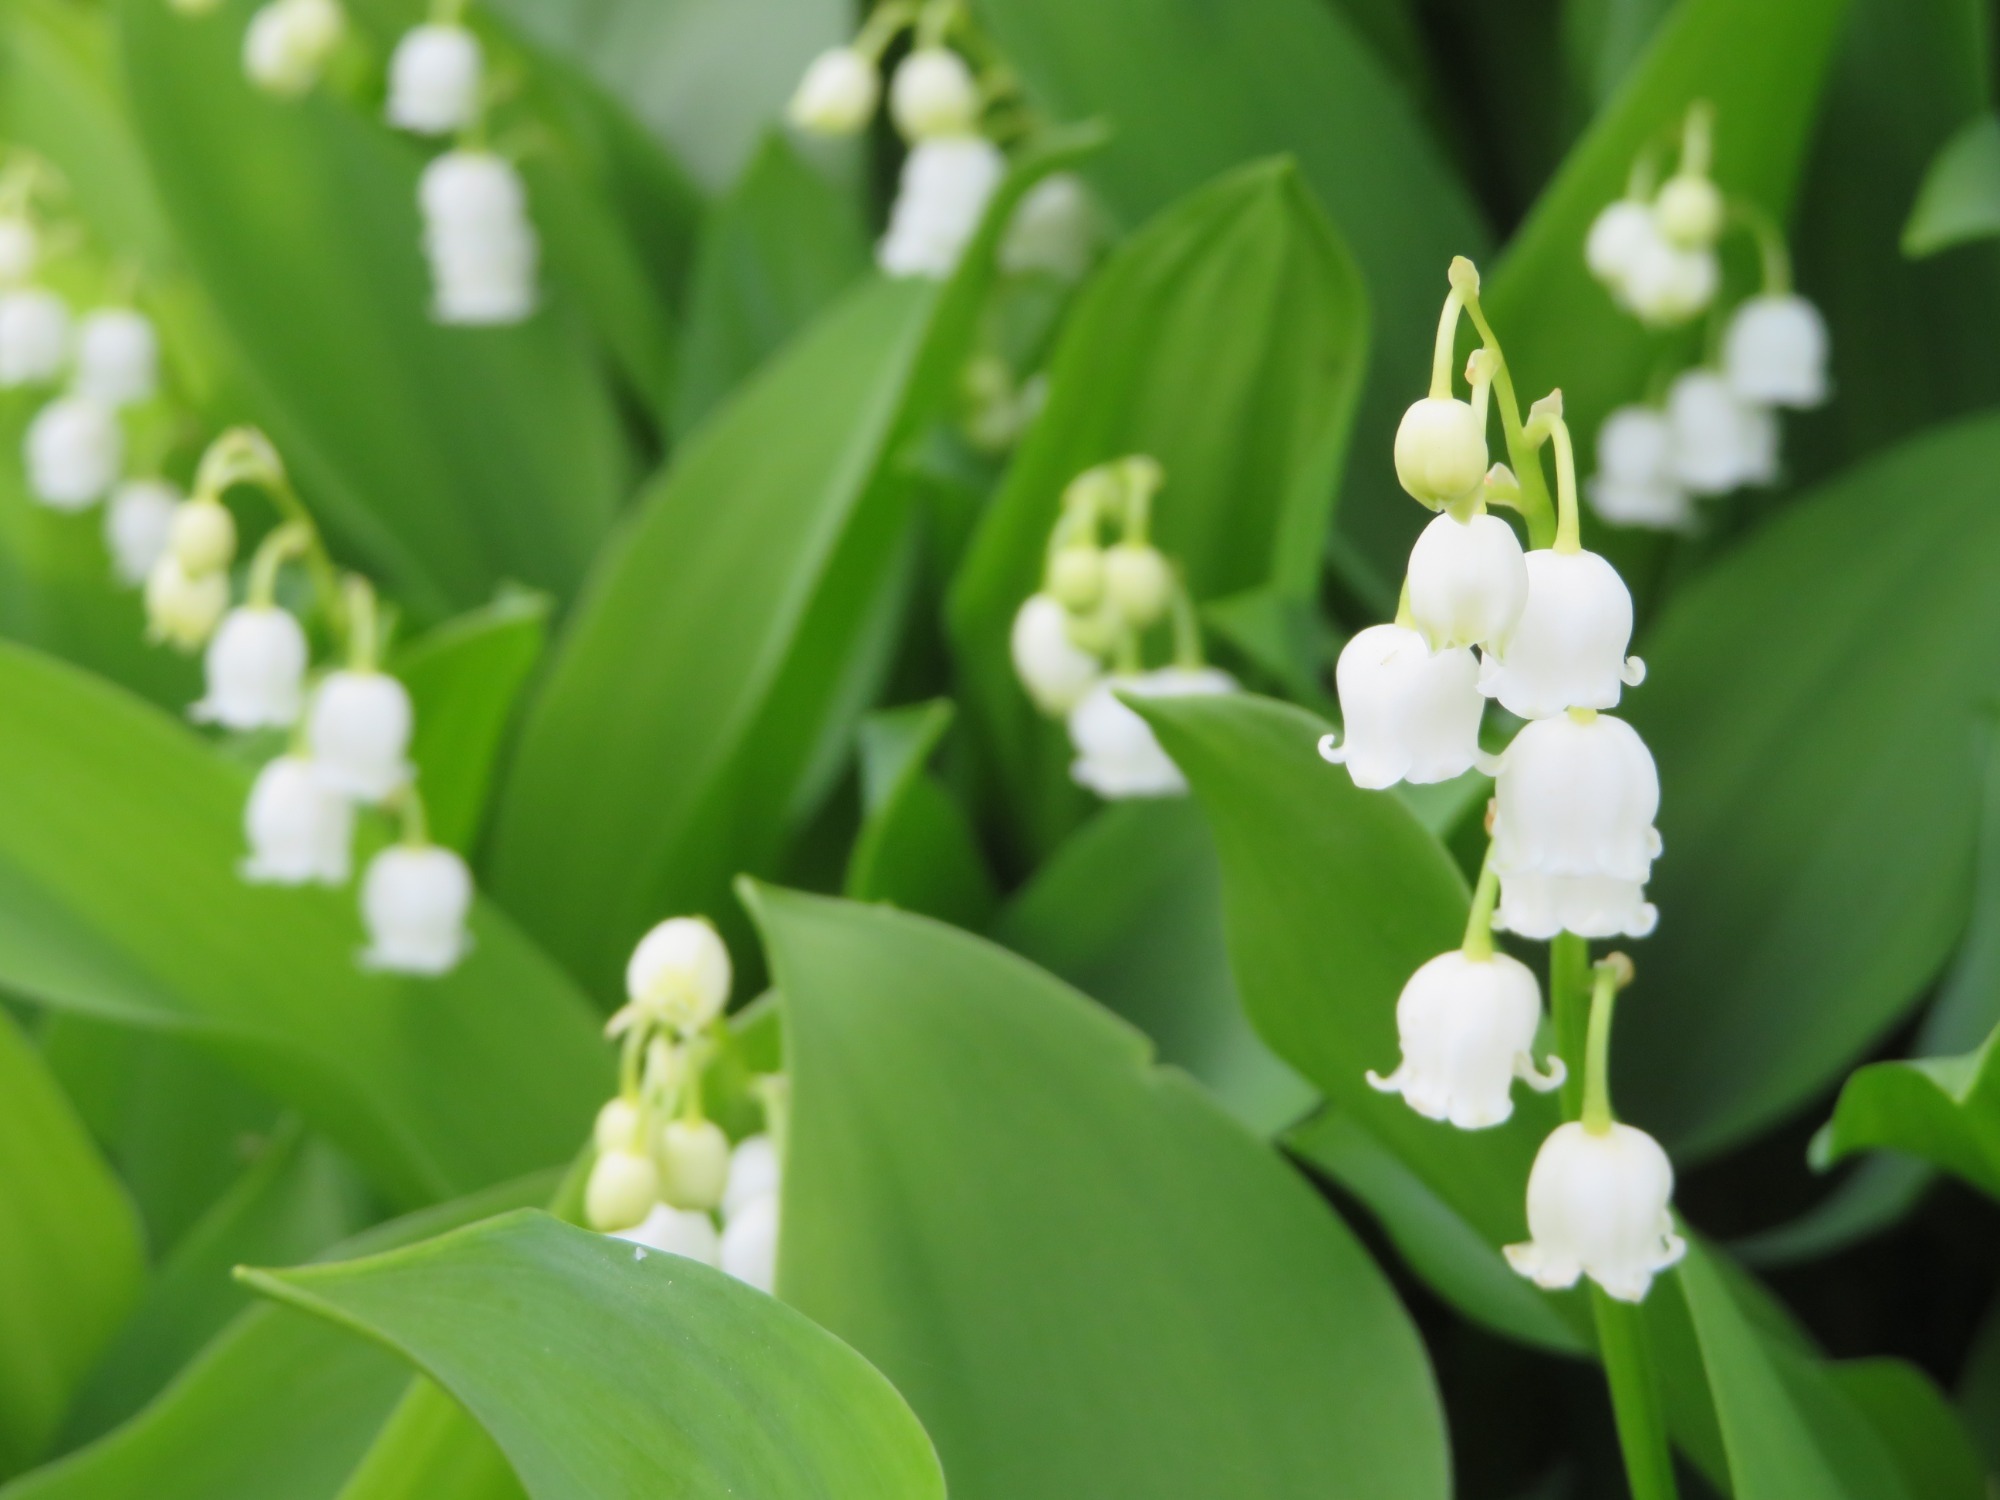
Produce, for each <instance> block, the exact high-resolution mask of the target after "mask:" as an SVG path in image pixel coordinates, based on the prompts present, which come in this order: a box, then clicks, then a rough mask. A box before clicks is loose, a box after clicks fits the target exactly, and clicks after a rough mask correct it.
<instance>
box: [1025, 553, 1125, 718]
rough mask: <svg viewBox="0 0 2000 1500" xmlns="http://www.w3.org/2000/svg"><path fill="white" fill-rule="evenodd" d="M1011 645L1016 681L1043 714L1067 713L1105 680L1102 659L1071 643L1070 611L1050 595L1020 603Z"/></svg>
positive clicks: (1029, 597) (1031, 598)
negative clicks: (1019, 681)
mask: <svg viewBox="0 0 2000 1500" xmlns="http://www.w3.org/2000/svg"><path fill="white" fill-rule="evenodd" d="M1091 555H1092V556H1093V557H1095V556H1098V555H1099V554H1097V553H1096V552H1095V551H1094V550H1093V552H1092V554H1091ZM1007 644H1008V649H1009V652H1010V654H1011V655H1012V657H1013V661H1014V674H1015V676H1017V677H1019V678H1020V679H1021V686H1022V687H1023V688H1025V689H1026V690H1027V693H1028V696H1029V697H1030V698H1032V699H1033V700H1034V702H1035V706H1036V707H1037V708H1039V709H1040V710H1041V711H1042V712H1043V713H1045V714H1066V713H1068V712H1069V711H1070V710H1071V709H1073V708H1075V707H1076V705H1077V704H1078V703H1080V702H1082V701H1083V697H1084V695H1085V694H1086V693H1088V692H1089V691H1090V690H1091V689H1092V688H1094V687H1096V686H1097V684H1098V681H1099V680H1100V679H1101V678H1102V677H1103V676H1104V668H1103V666H1102V664H1101V663H1099V661H1098V659H1097V658H1096V657H1095V656H1093V655H1092V654H1091V653H1090V652H1088V651H1086V650H1084V649H1083V647H1081V646H1079V645H1077V644H1076V642H1075V641H1073V640H1072V639H1070V633H1069V611H1068V610H1066V609H1064V608H1063V606H1062V605H1061V604H1060V603H1059V602H1057V601H1056V600H1055V599H1054V598H1053V597H1051V596H1050V595H1048V594H1030V595H1029V596H1028V598H1027V599H1026V600H1025V601H1024V602H1023V603H1022V605H1021V607H1020V609H1019V610H1017V611H1016V612H1015V614H1014V625H1013V629H1012V630H1011V632H1010V633H1009V635H1008V641H1007Z"/></svg>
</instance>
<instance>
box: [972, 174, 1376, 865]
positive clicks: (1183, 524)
mask: <svg viewBox="0 0 2000 1500" xmlns="http://www.w3.org/2000/svg"><path fill="white" fill-rule="evenodd" d="M1111 149H1113V150H1115V149H1116V148H1115V146H1114V147H1113V148H1111ZM1366 350H1367V311H1366V304H1365V303H1364V300H1363V297H1362V293H1361V287H1360V283H1359V281H1358V278H1357V277H1356V275H1355V272H1354V269H1353V266H1352V263H1351V262H1350V260H1349V258H1348V256H1347V253H1346V251H1345V250H1344V249H1343V248H1342V246H1341V243H1340V241H1339V239H1338V238H1337V237H1336V236H1335V235H1334V234H1333V232H1332V230H1331V229H1330V227H1329V226H1328V225H1327V222H1326V220H1325V218H1324V216H1323V215H1322V214H1321V213H1320V212H1319V210H1318V208H1317V207H1316V206H1315V205H1314V203H1313V201H1312V198H1311V196H1310V195H1309V194H1308V193H1307V192H1306V191H1305V189H1304V186H1303V185H1302V183H1301V182H1300V179H1299V175H1298V173H1297V172H1296V171H1295V170H1294V169H1293V168H1292V167H1291V166H1290V165H1289V164H1288V163H1285V162H1260V163H1256V164H1253V165H1251V166H1248V167H1244V168H1242V169H1240V170H1238V171H1235V172H1232V173H1230V174H1229V175H1227V176H1226V177H1224V178H1222V179H1221V180H1219V181H1217V182H1214V183H1211V184H1209V185H1208V186H1206V187H1204V188H1202V189H1201V190H1200V191H1198V192H1196V193H1194V194H1192V195H1190V196H1189V197H1188V198H1186V199H1185V200H1183V201H1181V202H1179V203H1176V204H1174V205H1173V206H1172V207H1170V208H1168V209H1165V210H1164V211H1162V212H1161V213H1160V214H1159V215H1158V216H1157V217H1155V218H1154V219H1153V220H1152V221H1151V222H1149V223H1148V224H1147V225H1146V226H1145V227H1144V228H1142V229H1141V230H1140V231H1139V232H1138V233H1137V234H1135V235H1134V236H1133V237H1132V238H1131V239H1130V240H1129V241H1127V242H1126V243H1125V244H1124V245H1123V246H1122V247H1120V249H1119V250H1118V251H1117V252H1116V253H1115V254H1114V255H1113V256H1112V257H1111V259H1110V260H1108V261H1107V262H1106V263H1105V265H1104V266H1103V267H1102V268H1101V269H1100V270H1099V271H1098V273H1097V275H1096V276H1095V278H1093V280H1092V282H1091V284H1090V286H1089V288H1088V290H1087V291H1086V292H1085V293H1084V294H1083V296H1082V297H1081V299H1080V300H1079V302H1078V305H1077V307H1076V309H1075V311H1074V313H1073V314H1072V315H1071V317H1070V318H1069V320H1068V322H1067V324H1066V325H1065V328H1064V331H1063V335H1062V339H1061V342H1060V343H1059V345H1058V346H1057V349H1056V352H1055V356H1054V358H1053V360H1052V362H1051V364H1050V367H1049V396H1048V404H1047V406H1046V408H1045V409H1044V411H1043V413H1042V415H1041V417H1040V418H1039V419H1038V420H1037V421H1036V423H1035V424H1034V426H1033V428H1032V429H1031V430H1030V432H1029V434H1028V436H1027V438H1026V439H1025V441H1024V442H1023V444H1022V446H1021V449H1020V451H1019V452H1018V453H1017V454H1016V455H1015V458H1014V462H1013V464H1012V466H1011V467H1010V468H1009V470H1008V473H1007V479H1006V483H1005V484H1004V485H1003V487H1002V489H1001V491H1000V493H999V495H998V496H996V497H995V499H994V501H993V504H992V506H991V507H990V508H989V509H988V511H987V513H986V515H985V518H984V520H983V522H982V523H981V526H980V529H979V532H978V534H977V535H976V536H975V538H974V541H973V544H972V547H971V549H970V551H969V553H968V555H967V557H966V560H965V563H964V564H963V566H962V568H961V570H960V572H959V575H958V578H957V580H956V581H955V583H954V585H953V588H952V592H951V598H950V602H949V623H950V629H951V636H952V643H953V646H954V648H955V651H956V654H957V660H958V665H959V671H960V674H961V678H962V683H963V694H964V701H965V705H966V708H967V712H968V714H969V715H970V716H971V718H972V720H973V722H974V724H975V725H976V726H977V728H978V731H979V734H980V739H981V742H982V745H983V747H984V749H985V751H986V753H987V754H988V755H990V756H991V757H992V758H993V760H994V762H995V769H996V770H997V772H998V773H999V775H1000V777H1001V779H1002V782H1003V784H1004V786H1005V787H1006V789H1007V791H1008V793H1009V801H1010V803H1011V805H1012V806H1013V807H1014V808H1015V809H1017V811H1016V812H1015V814H1014V818H1015V820H1016V821H1020V820H1022V819H1023V817H1024V815H1025V820H1026V821H1027V823H1028V825H1029V826H1028V827H1026V828H1025V829H1014V830H1010V831H1009V833H1008V835H1007V836H1008V837H1010V838H1012V839H1014V840H1016V841H1021V840H1023V839H1025V840H1026V841H1027V842H1028V844H1029V847H1030V849H1031V850H1032V851H1034V852H1035V853H1037V854H1046V853H1047V852H1048V851H1049V850H1050V849H1051V848H1053V846H1054V845H1055V844H1056V843H1057V842H1059V841H1060V839H1061V837H1062V835H1063V834H1064V833H1066V832H1067V831H1068V830H1069V828H1070V827H1072V826H1074V824H1075V823H1076V822H1077V821H1078V820H1079V812H1080V810H1081V808H1082V807H1083V806H1085V805H1086V804H1085V799H1084V796H1083V794H1082V793H1081V792H1080V791H1078V790H1077V789H1076V788H1074V787H1073V786H1071V785H1070V784H1069V781H1068V777H1067V764H1068V760H1069V744H1068V741H1067V738H1066V737H1065V736H1064V735H1063V733H1062V731H1061V729H1060V727H1059V726H1055V725H1051V724H1049V723H1047V722H1046V721H1044V720H1043V719H1041V718H1040V717H1039V716H1038V715H1037V713H1036V712H1035V710H1034V708H1033V706H1032V705H1031V704H1030V703H1029V701H1028V699H1027V697H1026V695H1025V694H1024V693H1023V692H1022V690H1021V686H1020V684H1019V683H1018V682H1017V681H1016V680H1015V677H1014V673H1013V669H1012V667H1011V664H1010V661H1009V657H1008V650H1007V636H1008V630H1009V628H1010V626H1011V624H1012V622H1013V618H1014V614H1015V611H1016V610H1017V609H1019V607H1020V605H1021V601H1022V600H1023V599H1025V598H1027V596H1028V595H1029V594H1031V593H1033V592H1034V591H1035V590H1036V588H1038V587H1039V586H1040V583H1041V575H1042V567H1043V561H1044V555H1045V553H1046V550H1047V546H1048V536H1049V529H1050V528H1051V527H1052V526H1053V525H1054V524H1055V519H1056V515H1057V513H1058V510H1059V508H1060V503H1061V496H1062V491H1063V487H1064V486H1065V485H1066V484H1068V483H1069V481H1070V480H1071V479H1073V478H1074V477H1075V476H1076V475H1077V474H1078V473H1080V472H1081V471H1082V470H1084V469H1086V468H1088V467H1090V466H1091V465H1092V464H1095V463H1101V462H1103V461H1104V460H1106V459H1112V458H1117V457H1121V456H1123V455H1125V454H1128V453H1147V454H1151V455H1152V456H1153V457H1154V458H1156V459H1158V460H1159V461H1160V463H1161V465H1162V466H1163V467H1164V469H1165V471H1166V486H1165V488H1164V489H1163V490H1162V491H1161V493H1160V495H1159V497H1158V499H1157V500H1156V501H1155V502H1154V508H1153V516H1154V525H1153V535H1154V540H1155V542H1156V543H1157V545H1159V546H1160V547H1161V548H1162V549H1163V550H1164V551H1166V552H1167V553H1168V554H1169V555H1170V556H1172V557H1174V558H1176V559H1177V560H1179V561H1180V562H1182V563H1183V564H1184V565H1185V566H1186V568H1187V575H1188V586H1189V589H1190V591H1191V592H1192V593H1193V594H1194V596H1195V598H1196V599H1197V600H1209V599H1216V598H1221V597H1225V596H1228V595H1233V594H1239V593H1243V592H1247V591H1249V590H1251V589H1254V588H1259V587H1268V588H1270V589H1271V590H1273V591H1274V592H1276V593H1277V594H1279V595H1281V596H1283V597H1286V598H1289V599H1293V600H1298V599H1305V598H1309V597H1310V596H1311V594H1312V591H1313V586H1314V583H1315V581H1316V579H1317V577H1318V571H1319V557H1320V552H1321V549H1322V547H1323V546H1324V543H1325V532H1326V525H1327V519H1328V513H1329V506H1330V505H1331V502H1332V497H1333V486H1334V483H1335V478H1336V476H1337V474H1338V472H1339V466H1340V462H1341V456H1342V454H1343V452H1344V449H1345V444H1346V440H1347V430H1348V425H1349V418H1350V415H1351V413H1352V410H1353V403H1354V400H1355V397H1356V395H1357V393H1358V391H1359V387H1360V381H1361V377H1362V373H1363V369H1364V361H1365V358H1366Z"/></svg>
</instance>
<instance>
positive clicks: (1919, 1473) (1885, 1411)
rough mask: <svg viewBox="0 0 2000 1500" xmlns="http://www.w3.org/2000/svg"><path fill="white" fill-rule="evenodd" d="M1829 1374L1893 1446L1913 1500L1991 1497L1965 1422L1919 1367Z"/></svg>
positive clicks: (1897, 1364) (1857, 1365)
mask: <svg viewBox="0 0 2000 1500" xmlns="http://www.w3.org/2000/svg"><path fill="white" fill-rule="evenodd" d="M1828 1373H1829V1374H1830V1375H1831V1376H1832V1378H1833V1383H1834V1385H1835V1387H1836V1388H1837V1389H1838V1390H1839V1391H1840V1393H1841V1395H1843V1396H1845V1397H1846V1398H1847V1400H1848V1401H1849V1402H1850V1403H1851V1404H1852V1405H1853V1406H1855V1407H1857V1408H1858V1409H1859V1410H1860V1411H1861V1413H1862V1414H1863V1415H1864V1416H1865V1417H1866V1418H1867V1419H1868V1423H1869V1426H1870V1427H1872V1428H1873V1429H1874V1431H1875V1435H1876V1436H1877V1437H1879V1438H1880V1439H1881V1440H1882V1442H1883V1443H1884V1444H1885V1445H1886V1446H1887V1447H1888V1449H1889V1452H1890V1456H1891V1457H1892V1458H1893V1459H1894V1460H1895V1463H1896V1467H1897V1469H1898V1471H1899V1472H1900V1473H1901V1474H1902V1476H1903V1488H1904V1489H1905V1490H1907V1491H1908V1492H1909V1494H1910V1496H1911V1500H1983V1497H1986V1496H1988V1495H1990V1494H1991V1491H1990V1489H1989V1488H1988V1485H1987V1480H1986V1474H1985V1465H1984V1464H1983V1462H1982V1461H1981V1459H1980V1457H1979V1451H1978V1449H1976V1448H1975V1447H1974V1446H1973V1444H1972V1438H1971V1436H1970V1434H1968V1433H1967V1431H1966V1429H1965V1424H1964V1423H1963V1422H1961V1421H1960V1420H1959V1418H1958V1416H1957V1414H1956V1413H1955V1412H1953V1411H1952V1409H1951V1406H1950V1404H1949V1403H1948V1402H1947V1401H1946V1400H1945V1399H1944V1397H1943V1395H1941V1394H1940V1393H1939V1391H1938V1389H1937V1387H1936V1386H1934V1385H1932V1384H1931V1381H1930V1377H1928V1376H1927V1375H1925V1374H1924V1373H1923V1372H1922V1371H1921V1370H1919V1369H1917V1367H1916V1366H1914V1365H1909V1364H1905V1363H1904V1362H1903V1361H1902V1360H1900V1359H1856V1360H1847V1361H1844V1362H1842V1363H1840V1364H1836V1365H1834V1366H1832V1367H1831V1369H1830V1370H1829V1372H1828Z"/></svg>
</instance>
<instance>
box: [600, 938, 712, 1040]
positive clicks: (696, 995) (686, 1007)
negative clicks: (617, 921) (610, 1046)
mask: <svg viewBox="0 0 2000 1500" xmlns="http://www.w3.org/2000/svg"><path fill="white" fill-rule="evenodd" d="M732 977H733V976H732V970H731V967H730V963H729V949H728V948H727V947H725V946H724V944H723V941H722V938H721V936H720V934H718V933H717V932H716V930H715V927H714V925H713V924H712V923H710V922H709V921H708V920H707V919H706V918H703V917H670V918H668V919H667V920H666V921H664V922H661V923H660V924H659V925H658V926H656V927H654V928H653V930H652V931H650V932H648V933H647V934H646V935H645V936H644V937H643V938H641V939H639V946H638V947H637V948H635V949H633V950H632V958H631V961H630V962H629V963H627V964H626V966H625V993H626V995H627V997H628V998H629V999H630V1000H631V1002H632V1004H633V1005H635V1006H637V1007H638V1008H639V1009H641V1010H643V1011H646V1012H649V1013H650V1014H651V1015H653V1016H654V1017H656V1018H657V1019H658V1020H660V1021H661V1022H663V1023H664V1024H666V1025H667V1026H669V1027H671V1028H672V1029H673V1030H675V1031H677V1032H679V1033H680V1034H681V1035H682V1036H693V1035H694V1034H695V1033H696V1032H698V1031H701V1030H702V1029H703V1028H704V1027H706V1026H707V1025H708V1024H709V1023H710V1022H711V1021H713V1020H714V1019H715V1018H716V1017H717V1016H719V1015H721V1014H722V1008H723V1006H725V1005H726V1004H728V1003H729V986H730V983H731V981H732Z"/></svg>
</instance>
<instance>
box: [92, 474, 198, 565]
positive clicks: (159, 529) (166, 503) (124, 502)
mask: <svg viewBox="0 0 2000 1500" xmlns="http://www.w3.org/2000/svg"><path fill="white" fill-rule="evenodd" d="M181 503H182V497H181V492H180V491H179V490H178V489H176V488H175V487H174V486H173V485H171V484H168V483H167V482H166V481H165V480H164V479H128V480H126V481H125V482H124V483H123V484H121V485H119V486H118V487H117V488H116V489H114V490H113V491H112V492H111V503H110V505H108V506H107V507H106V508H105V511H104V545H105V547H106V548H107V549H108V550H109V551H110V553H111V571H112V573H113V574H114V575H115V576H116V577H117V579H118V581H119V582H120V583H123V584H125V585H127V586H129V587H133V588H136V587H138V586H139V585H140V584H142V583H144V582H145V581H146V575H147V574H149V573H151V572H152V571H153V565H154V564H155V563H157V562H158V561H159V560H160V559H161V558H162V557H164V556H165V555H166V552H167V543H168V539H169V538H170V537H171V536H172V534H173V529H174V513H175V512H176V511H178V510H179V509H180V507H181Z"/></svg>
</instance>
